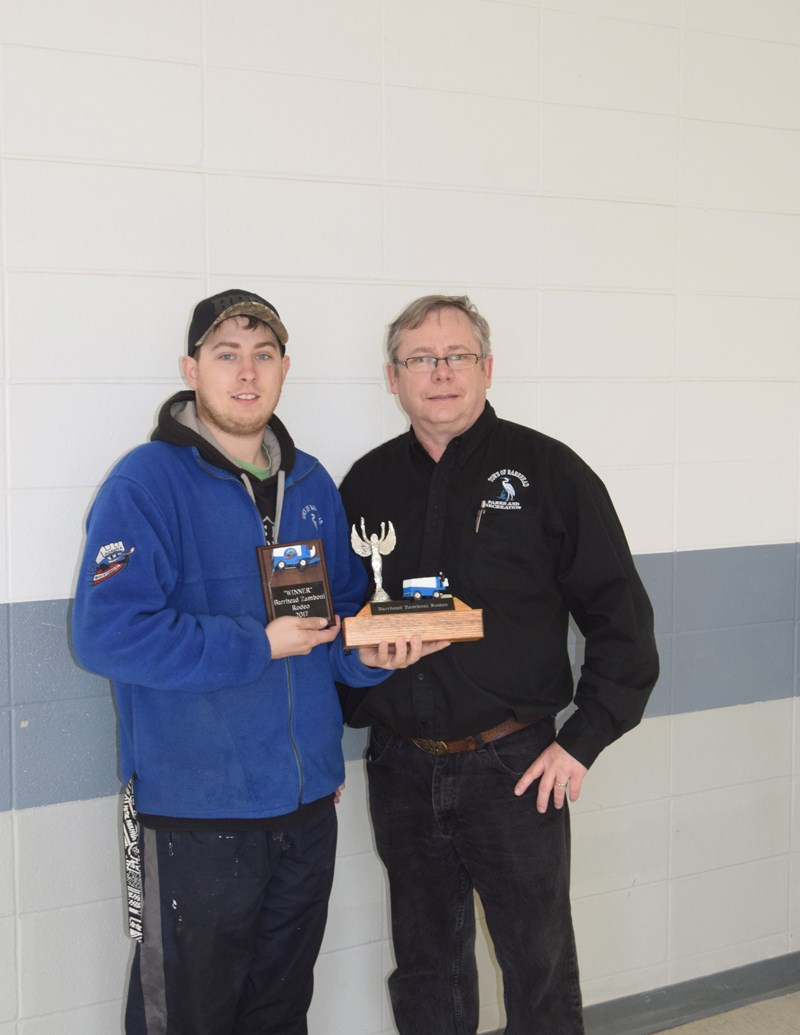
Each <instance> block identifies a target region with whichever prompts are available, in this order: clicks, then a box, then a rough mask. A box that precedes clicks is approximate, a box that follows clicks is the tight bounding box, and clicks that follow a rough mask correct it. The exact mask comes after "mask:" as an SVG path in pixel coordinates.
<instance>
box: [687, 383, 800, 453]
mask: <svg viewBox="0 0 800 1035" xmlns="http://www.w3.org/2000/svg"><path fill="white" fill-rule="evenodd" d="M675 419H676V425H677V436H676V454H677V456H676V459H677V461H678V462H679V463H714V462H722V463H736V462H740V463H758V462H759V461H762V460H763V461H773V462H778V461H785V462H786V463H787V464H789V465H791V464H792V462H794V461H796V459H797V449H798V442H797V428H798V421H797V388H796V386H795V385H792V384H789V383H783V384H781V383H777V384H776V383H761V384H752V383H751V384H746V383H744V382H726V383H719V382H717V383H714V382H704V383H702V384H700V383H699V382H697V381H695V382H687V383H684V384H679V385H678V387H677V394H676V398H675Z"/></svg>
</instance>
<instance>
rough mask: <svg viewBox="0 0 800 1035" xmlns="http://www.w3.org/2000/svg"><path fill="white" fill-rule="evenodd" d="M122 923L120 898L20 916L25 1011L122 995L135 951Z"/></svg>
mask: <svg viewBox="0 0 800 1035" xmlns="http://www.w3.org/2000/svg"><path fill="white" fill-rule="evenodd" d="M123 924H124V914H123V906H122V901H121V899H119V898H117V899H106V900H102V901H99V902H90V903H87V904H86V905H81V906H69V907H66V908H63V909H51V910H47V911H44V912H38V913H28V914H26V915H25V916H23V917H21V918H20V920H19V950H20V973H21V982H20V983H21V994H20V1015H21V1016H22V1017H26V1018H27V1017H35V1016H38V1015H40V1014H48V1013H56V1012H58V1011H61V1010H71V1009H77V1008H79V1007H85V1006H92V1005H94V1004H96V1003H101V1002H107V1001H110V1000H116V999H119V998H120V997H121V995H122V989H123V987H124V985H125V975H126V972H127V966H128V962H129V956H130V953H131V942H130V939H129V938H128V937H127V936H126V934H125V930H124V927H123Z"/></svg>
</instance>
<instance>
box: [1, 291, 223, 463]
mask: <svg viewBox="0 0 800 1035" xmlns="http://www.w3.org/2000/svg"><path fill="white" fill-rule="evenodd" d="M7 283H8V295H9V302H8V306H7V308H6V319H7V322H8V333H9V337H10V338H11V340H12V341H14V343H15V345H14V349H13V351H12V352H11V354H10V355H9V357H8V369H9V377H10V379H11V381H12V383H13V382H15V381H33V382H39V381H41V380H42V379H43V378H44V379H47V380H54V381H57V382H59V383H60V382H63V381H73V380H75V381H80V382H93V381H100V382H106V383H108V382H109V381H111V382H117V383H119V382H124V381H130V382H134V383H135V382H141V381H144V380H160V381H165V382H169V381H172V382H174V386H175V388H176V390H177V388H178V387H181V385H180V367H179V363H178V357H179V356H180V354H181V353H182V352H183V351H184V348H185V340H186V331H187V328H188V323H189V314H190V313H191V310H192V306H193V305H194V303H195V302H196V301H197V299H198V298H200V297H202V295H203V291H204V284H203V281H202V279H201V278H199V277H148V276H131V275H126V274H120V275H118V276H104V275H102V274H89V273H48V272H40V271H18V272H12V273H9V274H8V275H7ZM178 301H179V302H180V304H179V305H176V302H178ZM42 310H44V311H49V312H53V313H57V314H58V324H57V326H55V327H54V326H51V325H50V324H49V321H46V320H41V319H40V317H39V314H40V313H41V312H42ZM169 389H170V385H169V384H165V385H164V397H166V396H167V395H168V394H169ZM139 418H140V422H141V423H140V428H139V431H140V437H139V439H138V441H141V436H142V435H144V428H145V426H146V424H147V421H148V420H149V414H144V413H142V414H139ZM94 470H95V471H96V464H95V467H94ZM92 480H94V476H93V478H92Z"/></svg>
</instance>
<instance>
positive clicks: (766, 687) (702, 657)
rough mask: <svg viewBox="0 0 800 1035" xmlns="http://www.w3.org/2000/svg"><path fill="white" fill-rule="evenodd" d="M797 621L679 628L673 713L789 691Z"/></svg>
mask: <svg viewBox="0 0 800 1035" xmlns="http://www.w3.org/2000/svg"><path fill="white" fill-rule="evenodd" d="M794 635H795V623H794V622H778V623H775V624H773V625H742V626H739V627H738V628H728V629H708V630H704V631H700V632H688V633H676V634H675V642H674V654H673V663H674V669H673V700H672V711H673V713H676V714H680V713H682V712H694V711H704V710H707V709H709V708H726V707H729V706H730V705H734V704H750V703H751V702H752V701H775V700H778V699H780V698H782V697H791V696H792V693H793V686H794Z"/></svg>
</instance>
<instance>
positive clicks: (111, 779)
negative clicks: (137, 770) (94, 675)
mask: <svg viewBox="0 0 800 1035" xmlns="http://www.w3.org/2000/svg"><path fill="white" fill-rule="evenodd" d="M12 716H13V720H12V721H13V737H14V755H15V759H14V765H15V770H14V794H13V803H14V805H13V807H14V808H15V809H26V808H31V807H32V806H34V805H50V804H52V803H53V802H57V801H81V800H84V799H87V798H99V797H102V796H104V795H108V794H116V793H117V792H118V791H119V789H120V783H119V779H118V777H117V747H116V713H115V711H114V706H113V704H112V702H111V696H110V694H107V695H106V696H105V697H89V698H84V699H83V700H80V701H75V700H67V701H47V702H42V703H35V704H22V705H17V706H16V707H15V708H14V709H13V713H12Z"/></svg>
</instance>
